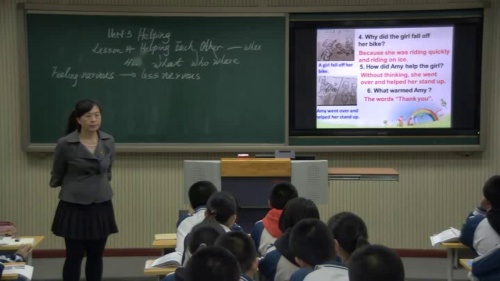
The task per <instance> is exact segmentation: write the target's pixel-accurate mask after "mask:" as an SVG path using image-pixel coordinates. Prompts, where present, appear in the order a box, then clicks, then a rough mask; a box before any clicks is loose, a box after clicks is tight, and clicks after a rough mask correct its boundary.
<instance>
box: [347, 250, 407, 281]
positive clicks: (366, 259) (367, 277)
mask: <svg viewBox="0 0 500 281" xmlns="http://www.w3.org/2000/svg"><path fill="white" fill-rule="evenodd" d="M347 265H348V268H349V270H348V272H349V281H404V280H405V271H404V267H403V261H402V260H401V258H400V257H399V256H398V255H397V254H396V253H395V252H393V251H392V250H391V249H389V248H387V247H385V246H382V245H368V246H364V247H361V248H359V249H358V250H356V251H354V253H352V255H351V258H350V259H349V262H348V263H347Z"/></svg>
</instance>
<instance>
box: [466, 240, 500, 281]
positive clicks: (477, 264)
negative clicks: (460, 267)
mask: <svg viewBox="0 0 500 281" xmlns="http://www.w3.org/2000/svg"><path fill="white" fill-rule="evenodd" d="M469 277H470V279H471V280H473V281H498V280H500V244H499V245H497V246H496V247H495V248H493V249H491V250H490V251H489V252H487V253H485V254H484V255H481V256H479V257H477V258H475V259H474V260H473V262H472V269H471V272H470V273H469Z"/></svg>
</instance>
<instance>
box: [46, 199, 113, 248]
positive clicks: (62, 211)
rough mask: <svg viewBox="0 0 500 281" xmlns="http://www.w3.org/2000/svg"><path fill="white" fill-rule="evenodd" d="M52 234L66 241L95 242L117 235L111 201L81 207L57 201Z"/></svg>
mask: <svg viewBox="0 0 500 281" xmlns="http://www.w3.org/2000/svg"><path fill="white" fill-rule="evenodd" d="M52 232H53V233H54V234H55V235H57V236H61V237H64V238H66V239H74V240H97V239H103V238H105V237H108V236H109V235H110V234H113V233H117V232H118V227H117V226H116V221H115V213H114V210H113V203H112V202H111V200H109V201H106V202H102V203H92V204H90V205H82V204H75V203H69V202H66V201H62V200H60V201H59V204H58V205H57V210H56V214H55V216H54V221H53V223H52Z"/></svg>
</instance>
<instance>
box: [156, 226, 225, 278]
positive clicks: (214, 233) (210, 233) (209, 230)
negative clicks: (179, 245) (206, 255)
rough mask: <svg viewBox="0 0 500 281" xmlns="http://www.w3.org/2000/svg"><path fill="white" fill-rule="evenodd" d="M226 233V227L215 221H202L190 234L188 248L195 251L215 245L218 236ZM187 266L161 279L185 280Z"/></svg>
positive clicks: (192, 251)
mask: <svg viewBox="0 0 500 281" xmlns="http://www.w3.org/2000/svg"><path fill="white" fill-rule="evenodd" d="M224 233H225V231H224V229H223V228H222V227H221V226H220V225H217V224H213V223H203V222H202V223H200V224H198V225H196V226H194V227H193V229H192V231H191V233H190V234H189V236H190V237H189V245H188V247H187V250H188V251H189V252H190V253H195V252H196V251H197V250H199V249H202V248H204V247H208V246H213V245H214V244H215V241H216V240H217V238H219V237H220V236H221V235H223V234H224ZM185 280H186V268H185V267H182V266H180V267H178V268H177V269H176V270H175V273H171V274H169V275H167V276H165V277H164V278H163V279H161V281H185Z"/></svg>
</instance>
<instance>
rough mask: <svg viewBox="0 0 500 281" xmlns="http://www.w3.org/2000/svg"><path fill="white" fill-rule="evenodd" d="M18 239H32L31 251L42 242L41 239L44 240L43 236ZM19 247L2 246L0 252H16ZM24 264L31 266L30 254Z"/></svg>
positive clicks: (31, 258)
mask: <svg viewBox="0 0 500 281" xmlns="http://www.w3.org/2000/svg"><path fill="white" fill-rule="evenodd" d="M19 238H33V240H34V241H33V244H32V249H35V248H36V247H37V246H38V244H40V242H42V240H43V239H45V236H20V237H19ZM19 247H21V245H2V246H0V252H1V251H7V252H16V251H17V250H19ZM26 264H28V265H32V264H33V257H32V253H30V254H29V255H28V258H27V259H26Z"/></svg>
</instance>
